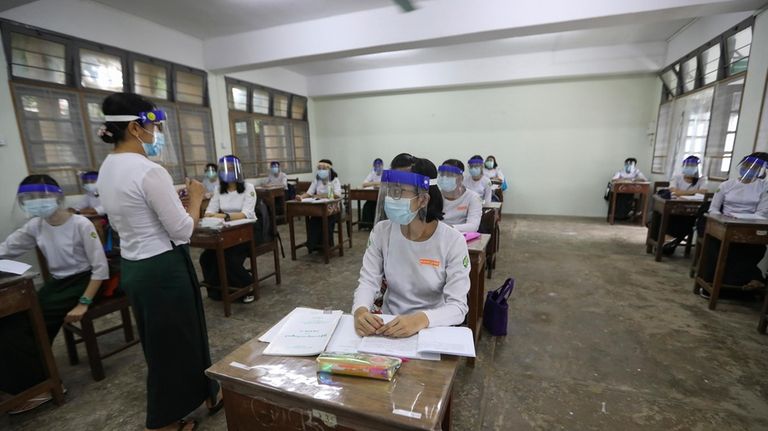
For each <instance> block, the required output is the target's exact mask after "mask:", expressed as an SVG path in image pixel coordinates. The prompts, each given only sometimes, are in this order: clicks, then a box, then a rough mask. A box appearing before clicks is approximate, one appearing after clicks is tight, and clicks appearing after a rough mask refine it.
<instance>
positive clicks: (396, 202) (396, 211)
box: [384, 196, 416, 225]
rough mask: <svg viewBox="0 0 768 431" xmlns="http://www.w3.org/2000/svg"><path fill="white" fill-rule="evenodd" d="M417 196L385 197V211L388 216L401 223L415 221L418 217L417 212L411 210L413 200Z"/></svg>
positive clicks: (405, 223)
mask: <svg viewBox="0 0 768 431" xmlns="http://www.w3.org/2000/svg"><path fill="white" fill-rule="evenodd" d="M414 199H416V198H410V199H395V198H392V197H389V196H387V197H385V198H384V212H385V213H386V214H387V218H388V219H390V220H392V221H393V222H394V223H397V224H399V225H407V224H409V223H410V222H412V221H413V219H414V218H415V217H416V212H415V211H411V201H412V200H414Z"/></svg>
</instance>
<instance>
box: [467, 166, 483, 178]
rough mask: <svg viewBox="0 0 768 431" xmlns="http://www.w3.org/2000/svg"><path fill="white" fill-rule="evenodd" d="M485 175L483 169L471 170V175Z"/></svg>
mask: <svg viewBox="0 0 768 431" xmlns="http://www.w3.org/2000/svg"><path fill="white" fill-rule="evenodd" d="M482 173H483V168H469V175H472V176H473V177H479V176H480V174H482Z"/></svg>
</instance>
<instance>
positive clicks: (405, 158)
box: [389, 153, 416, 169]
mask: <svg viewBox="0 0 768 431" xmlns="http://www.w3.org/2000/svg"><path fill="white" fill-rule="evenodd" d="M415 160H416V158H415V157H413V156H412V155H410V154H408V153H400V154H398V155H396V156H395V158H394V159H392V161H391V162H390V163H389V168H390V169H402V168H411V167H413V164H414V162H415Z"/></svg>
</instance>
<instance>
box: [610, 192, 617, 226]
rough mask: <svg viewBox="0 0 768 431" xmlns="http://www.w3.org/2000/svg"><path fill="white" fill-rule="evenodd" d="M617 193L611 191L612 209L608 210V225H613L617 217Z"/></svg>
mask: <svg viewBox="0 0 768 431" xmlns="http://www.w3.org/2000/svg"><path fill="white" fill-rule="evenodd" d="M616 194H617V193H616V192H615V191H611V207H610V208H608V223H610V224H611V225H613V223H614V221H615V217H616Z"/></svg>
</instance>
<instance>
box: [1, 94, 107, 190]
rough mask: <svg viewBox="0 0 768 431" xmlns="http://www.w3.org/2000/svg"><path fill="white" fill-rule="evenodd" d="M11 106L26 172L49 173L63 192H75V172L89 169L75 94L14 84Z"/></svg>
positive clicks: (87, 154)
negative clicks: (25, 161)
mask: <svg viewBox="0 0 768 431" xmlns="http://www.w3.org/2000/svg"><path fill="white" fill-rule="evenodd" d="M14 104H15V105H16V114H17V116H18V121H19V126H20V128H21V135H22V138H23V140H24V143H25V148H24V150H25V153H26V156H27V162H28V164H29V171H30V172H34V173H45V174H49V175H51V176H53V177H54V178H55V179H56V180H57V181H58V182H59V184H60V185H61V187H62V188H63V189H64V191H65V193H77V192H78V191H79V187H78V179H77V173H78V172H79V171H82V170H86V169H89V168H90V167H91V166H92V164H91V156H90V154H89V151H88V146H87V145H86V143H85V132H84V127H83V122H82V119H81V113H80V102H79V97H78V95H77V93H76V92H72V91H63V90H53V89H48V88H37V87H34V86H29V85H15V86H14Z"/></svg>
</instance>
